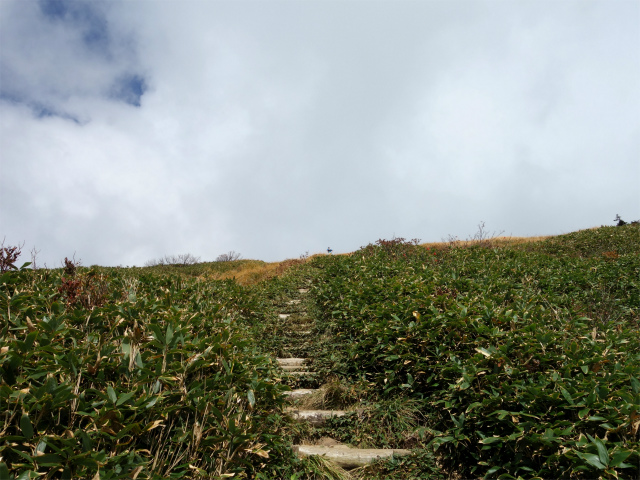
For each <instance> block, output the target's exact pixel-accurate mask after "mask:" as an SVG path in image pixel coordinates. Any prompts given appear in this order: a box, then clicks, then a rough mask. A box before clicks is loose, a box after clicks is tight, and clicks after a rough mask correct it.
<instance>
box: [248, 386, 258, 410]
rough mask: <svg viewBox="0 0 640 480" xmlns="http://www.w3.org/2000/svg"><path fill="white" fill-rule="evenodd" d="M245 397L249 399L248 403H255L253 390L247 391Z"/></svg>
mask: <svg viewBox="0 0 640 480" xmlns="http://www.w3.org/2000/svg"><path fill="white" fill-rule="evenodd" d="M247 399H248V400H249V405H251V406H252V407H253V406H254V405H255V404H256V397H255V396H254V395H253V390H249V391H248V392H247Z"/></svg>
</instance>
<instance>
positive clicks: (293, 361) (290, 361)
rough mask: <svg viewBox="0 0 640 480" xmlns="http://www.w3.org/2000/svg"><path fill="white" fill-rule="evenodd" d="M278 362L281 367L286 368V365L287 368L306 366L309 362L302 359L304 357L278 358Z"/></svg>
mask: <svg viewBox="0 0 640 480" xmlns="http://www.w3.org/2000/svg"><path fill="white" fill-rule="evenodd" d="M276 360H278V363H279V364H280V366H281V367H284V366H285V365H287V366H293V365H296V366H301V365H303V364H304V362H306V361H307V359H306V358H302V357H291V358H277V359H276Z"/></svg>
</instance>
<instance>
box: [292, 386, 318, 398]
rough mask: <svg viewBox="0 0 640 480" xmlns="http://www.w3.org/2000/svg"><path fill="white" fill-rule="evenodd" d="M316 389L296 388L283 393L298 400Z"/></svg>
mask: <svg viewBox="0 0 640 480" xmlns="http://www.w3.org/2000/svg"><path fill="white" fill-rule="evenodd" d="M317 391H318V389H317V388H296V389H295V390H291V391H290V392H284V394H285V395H286V396H288V397H289V398H290V399H292V400H298V399H300V398H303V397H306V396H308V395H312V394H314V393H316V392H317Z"/></svg>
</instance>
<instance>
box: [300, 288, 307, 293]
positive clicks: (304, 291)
mask: <svg viewBox="0 0 640 480" xmlns="http://www.w3.org/2000/svg"><path fill="white" fill-rule="evenodd" d="M298 292H300V293H308V292H309V289H308V288H299V289H298Z"/></svg>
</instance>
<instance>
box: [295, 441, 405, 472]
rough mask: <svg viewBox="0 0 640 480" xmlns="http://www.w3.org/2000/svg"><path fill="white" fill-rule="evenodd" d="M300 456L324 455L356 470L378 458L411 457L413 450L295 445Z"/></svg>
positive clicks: (340, 464)
mask: <svg viewBox="0 0 640 480" xmlns="http://www.w3.org/2000/svg"><path fill="white" fill-rule="evenodd" d="M293 448H294V450H295V452H296V453H297V454H298V455H302V456H310V455H324V456H325V457H327V459H329V460H331V461H333V462H334V463H336V464H337V465H339V466H341V467H343V468H356V467H361V466H364V465H367V464H368V463H371V462H373V461H374V460H376V459H378V458H387V457H391V456H393V455H398V456H400V455H409V454H410V453H411V450H406V449H401V448H351V447H348V446H346V445H341V444H340V445H334V446H319V445H294V447H293Z"/></svg>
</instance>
